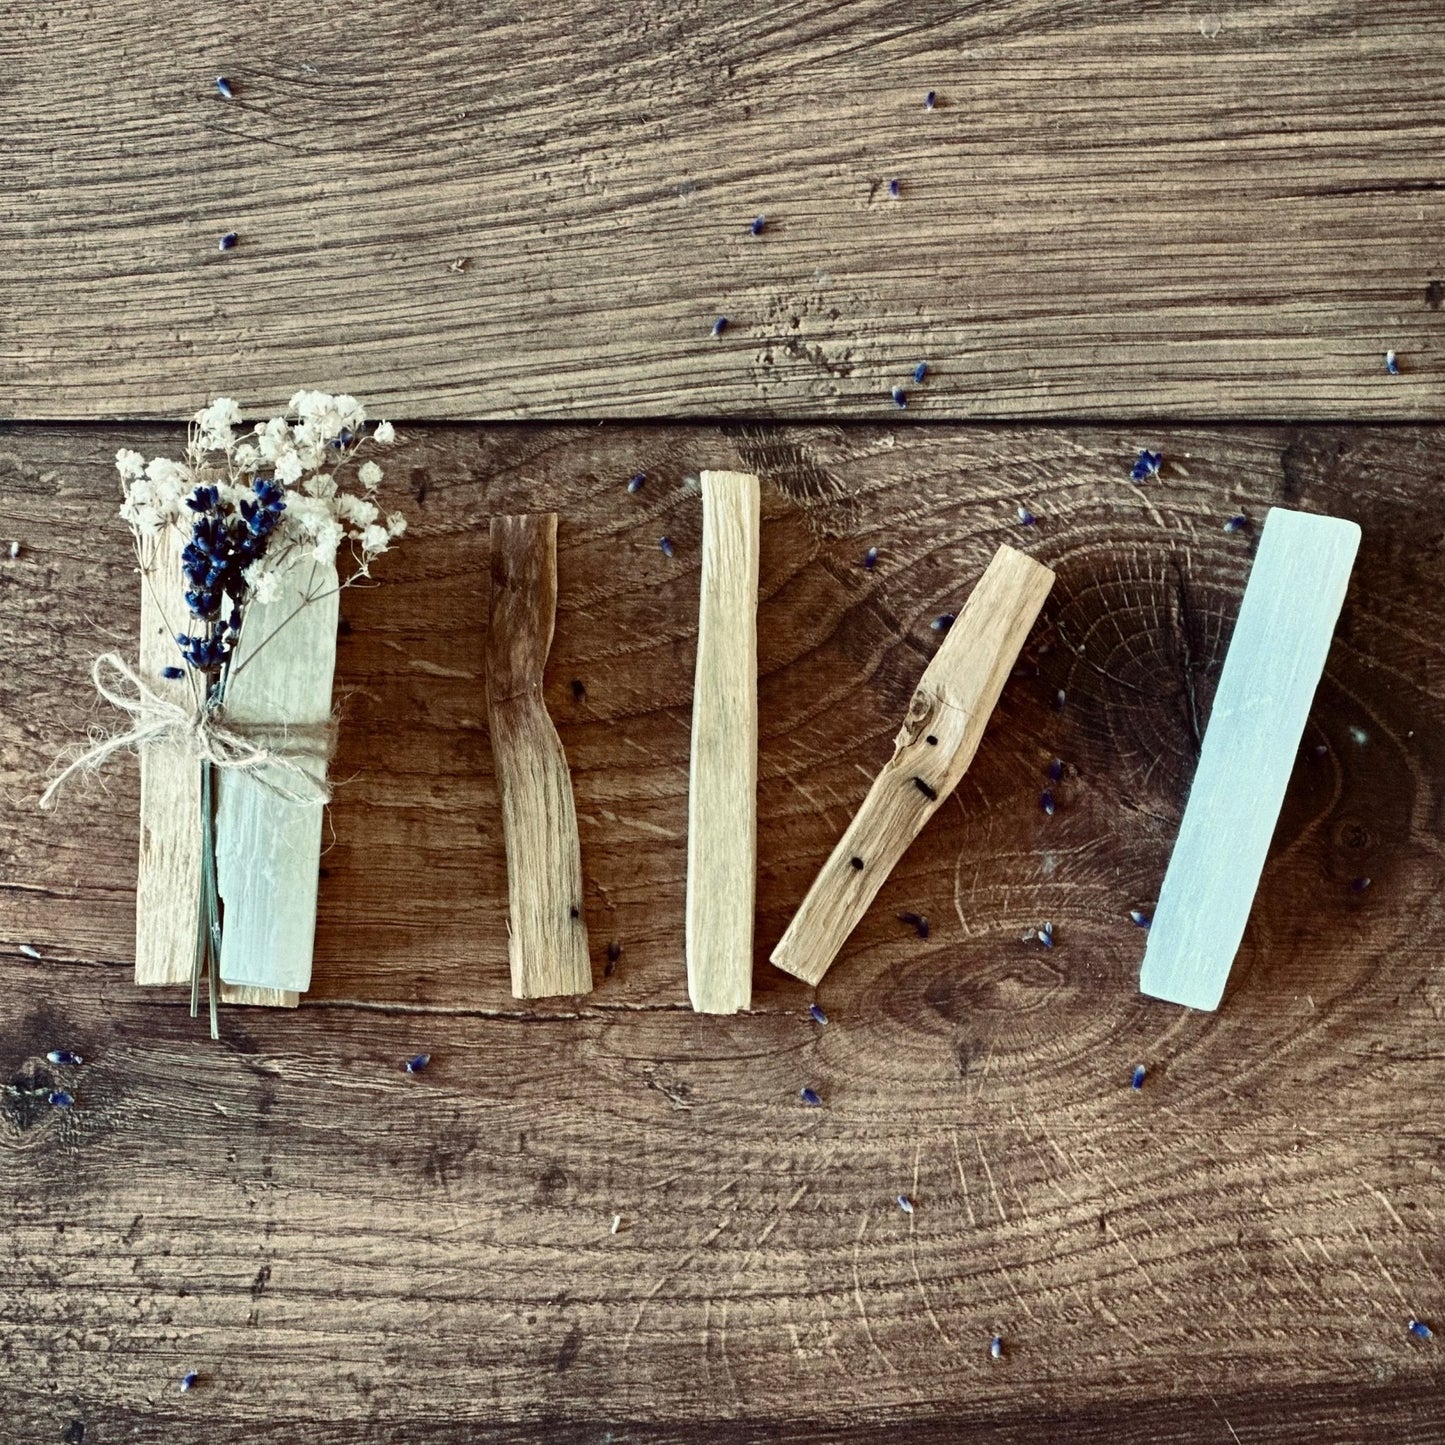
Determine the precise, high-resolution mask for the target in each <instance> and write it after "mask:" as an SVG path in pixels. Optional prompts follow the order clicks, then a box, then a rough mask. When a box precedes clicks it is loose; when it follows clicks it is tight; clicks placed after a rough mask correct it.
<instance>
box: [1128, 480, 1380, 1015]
mask: <svg viewBox="0 0 1445 1445" xmlns="http://www.w3.org/2000/svg"><path fill="white" fill-rule="evenodd" d="M1359 545H1360V529H1359V527H1358V526H1356V524H1355V523H1354V522H1348V521H1345V520H1343V519H1342V518H1339V517H1318V516H1312V515H1310V514H1309V513H1306V512H1290V511H1285V510H1284V509H1282V508H1280V507H1275V508H1273V509H1272V510H1271V511H1270V513H1269V515H1268V516H1267V517H1266V518H1265V523H1264V530H1263V533H1262V534H1261V536H1260V539H1259V550H1258V552H1257V553H1256V554H1255V558H1254V566H1253V568H1252V569H1251V570H1250V574H1249V583H1248V585H1247V586H1246V587H1245V590H1244V600H1243V602H1242V603H1241V604H1240V608H1239V620H1238V622H1236V623H1235V625H1234V635H1233V637H1232V638H1231V639H1230V643H1229V651H1228V653H1227V654H1226V656H1225V659H1224V670H1223V672H1222V673H1221V674H1220V677H1219V687H1218V689H1217V690H1216V691H1215V694H1214V707H1213V709H1212V711H1211V713H1210V717H1209V726H1208V728H1207V729H1206V730H1205V734H1204V744H1203V747H1202V748H1201V749H1200V754H1199V766H1198V768H1197V769H1196V770H1195V773H1194V784H1193V786H1192V787H1191V789H1190V791H1189V802H1188V805H1187V806H1186V807H1185V810H1184V821H1183V823H1182V824H1181V825H1180V828H1179V838H1178V840H1177V841H1176V843H1175V844H1174V852H1173V853H1172V854H1171V855H1170V858H1169V867H1168V869H1167V870H1166V871H1165V874H1164V886H1163V888H1162V889H1161V890H1160V894H1159V905H1158V907H1157V908H1156V909H1155V910H1154V919H1153V922H1152V924H1151V925H1150V928H1149V942H1148V944H1147V946H1146V948H1145V952H1144V966H1143V968H1142V969H1141V971H1140V974H1139V988H1140V990H1141V991H1142V992H1143V993H1146V994H1150V995H1152V996H1153V997H1155V998H1162V999H1167V1000H1168V1001H1169V1002H1170V1003H1178V1004H1184V1005H1185V1006H1186V1007H1188V1008H1197V1009H1215V1008H1218V1007H1219V1001H1220V999H1221V998H1223V996H1224V985H1225V983H1226V981H1227V980H1228V978H1229V970H1230V967H1231V966H1232V965H1233V963H1234V955H1235V953H1236V952H1237V951H1238V949H1239V944H1240V940H1241V939H1242V938H1243V937H1244V928H1245V924H1246V923H1247V922H1248V921H1249V910H1250V907H1251V905H1252V904H1253V902H1254V895H1255V891H1256V890H1257V889H1258V887H1259V877H1260V873H1261V872H1262V870H1263V868H1264V860H1265V854H1266V853H1267V852H1268V850H1269V840H1270V837H1271V835H1272V834H1273V833H1274V827H1275V823H1276V822H1277V820H1278V818H1279V810H1280V805H1281V804H1282V803H1283V802H1284V794H1285V788H1286V786H1287V784H1288V783H1289V775H1290V772H1291V770H1292V769H1293V767H1294V761H1295V754H1296V752H1297V751H1298V749H1299V742H1300V737H1301V735H1302V734H1303V732H1304V726H1305V721H1306V719H1307V718H1308V716H1309V710H1310V703H1311V701H1312V700H1313V698H1314V695H1315V689H1316V687H1317V686H1318V685H1319V680H1320V675H1321V673H1323V671H1324V666H1325V658H1326V656H1327V655H1328V653H1329V650H1330V638H1331V637H1332V636H1333V634H1334V630H1335V623H1336V621H1337V620H1338V618H1339V615H1340V608H1341V606H1342V605H1343V603H1344V600H1345V590H1346V588H1347V587H1348V586H1349V581H1350V569H1351V568H1352V567H1353V566H1354V562H1355V553H1356V551H1357V550H1358V549H1359Z"/></svg>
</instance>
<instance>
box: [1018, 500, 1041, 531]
mask: <svg viewBox="0 0 1445 1445" xmlns="http://www.w3.org/2000/svg"><path fill="white" fill-rule="evenodd" d="M1018 518H1019V526H1020V527H1032V526H1033V525H1034V523H1035V522H1037V521H1038V518H1037V517H1036V516H1034V514H1033V513H1032V512H1031V511H1029V509H1028V508H1027V507H1026V506H1024V504H1023V503H1022V502H1020V503H1019V510H1018Z"/></svg>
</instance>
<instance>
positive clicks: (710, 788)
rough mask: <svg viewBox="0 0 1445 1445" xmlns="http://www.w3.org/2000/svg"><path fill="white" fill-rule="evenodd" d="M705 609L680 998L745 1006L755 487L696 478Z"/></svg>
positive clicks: (754, 781)
mask: <svg viewBox="0 0 1445 1445" xmlns="http://www.w3.org/2000/svg"><path fill="white" fill-rule="evenodd" d="M701 480H702V599H701V603H700V605H699V609H698V625H697V674H696V681H695V685H694V690H693V701H692V767H691V772H690V776H689V781H688V795H687V932H686V948H687V991H688V996H689V997H690V998H691V999H692V1006H693V1008H694V1009H696V1010H697V1011H698V1012H699V1013H714V1014H731V1013H736V1012H737V1011H738V1010H739V1009H745V1008H747V1007H748V1005H749V1004H750V1003H751V1002H752V989H753V895H754V890H755V888H756V882H757V848H758V837H757V835H758V625H757V617H758V535H759V530H760V527H759V516H758V513H759V500H758V479H757V478H756V477H754V476H749V475H748V474H746V473H745V472H704V473H703V474H702V479H701Z"/></svg>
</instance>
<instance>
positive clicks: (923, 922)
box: [898, 910, 928, 938]
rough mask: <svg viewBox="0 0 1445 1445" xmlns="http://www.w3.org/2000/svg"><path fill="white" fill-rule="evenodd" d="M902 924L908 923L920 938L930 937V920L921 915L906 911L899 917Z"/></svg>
mask: <svg viewBox="0 0 1445 1445" xmlns="http://www.w3.org/2000/svg"><path fill="white" fill-rule="evenodd" d="M898 921H899V922H900V923H906V924H907V925H908V926H909V927H910V928H911V929H912V930H913V931H914V932H915V933H916V934H917V935H918V936H919V937H920V938H927V937H928V920H927V919H926V918H925V917H924V916H923V915H922V914H921V913H910V912H908V911H906V910H905V911H904V912H902V913H900V914H899V915H898Z"/></svg>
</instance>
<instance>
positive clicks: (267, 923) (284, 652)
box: [216, 554, 340, 1002]
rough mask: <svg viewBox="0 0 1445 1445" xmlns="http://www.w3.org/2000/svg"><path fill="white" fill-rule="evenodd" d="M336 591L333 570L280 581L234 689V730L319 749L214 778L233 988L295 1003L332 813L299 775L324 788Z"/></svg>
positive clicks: (305, 565) (250, 632)
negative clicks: (305, 740) (309, 741)
mask: <svg viewBox="0 0 1445 1445" xmlns="http://www.w3.org/2000/svg"><path fill="white" fill-rule="evenodd" d="M337 580H338V579H337V575H336V568H335V567H334V566H332V565H331V564H330V563H319V562H316V561H315V560H314V559H312V558H310V557H308V556H305V555H304V554H298V555H297V556H295V557H294V559H293V560H292V561H291V562H290V564H289V565H285V566H283V567H282V568H281V569H280V571H279V573H278V585H277V589H276V594H275V596H274V597H271V598H268V599H267V600H266V601H265V602H260V601H257V600H253V601H251V602H250V603H248V604H247V608H246V622H245V626H244V627H243V628H242V629H241V640H240V642H239V644H238V645H237V649H236V655H235V657H234V658H233V659H232V662H231V675H230V680H229V681H228V682H227V684H226V699H225V707H226V713H225V715H226V718H227V719H228V720H229V721H231V722H233V723H237V724H241V725H246V726H249V727H258V728H262V729H265V730H266V731H267V732H270V731H271V730H272V729H274V732H275V736H276V738H277V740H278V743H284V742H285V740H286V737H287V732H288V729H289V730H291V731H292V734H293V736H295V737H298V738H299V737H301V736H303V733H302V730H305V732H306V733H309V734H311V735H312V736H313V737H314V738H315V746H314V747H308V748H307V749H304V750H298V751H295V752H293V753H288V754H287V756H288V759H289V767H290V769H291V770H288V766H287V765H283V764H281V763H268V764H265V765H263V766H261V767H259V768H254V769H252V768H218V769H217V770H216V790H217V805H216V881H217V886H218V888H219V890H220V894H221V902H222V904H223V905H224V917H223V920H222V931H221V981H222V983H225V984H231V985H237V986H244V987H246V988H250V989H265V990H272V991H276V992H284V993H288V994H291V995H295V994H299V993H305V992H306V990H307V989H308V988H310V987H311V958H312V952H313V948H314V945H315V939H316V892H317V887H318V875H319V872H320V867H321V832H322V823H323V819H324V814H325V811H326V805H325V804H324V802H322V801H321V800H320V799H319V798H316V799H310V798H306V797H304V796H301V795H299V794H298V779H297V778H296V775H295V772H294V769H295V768H301V769H304V770H305V772H306V773H307V774H309V775H310V776H311V777H312V778H314V779H315V780H316V782H317V783H321V784H324V783H325V781H326V764H327V746H326V733H327V731H328V728H329V725H330V722H331V681H332V674H333V672H334V671H335V668H336V624H337V620H338V616H339V611H340V598H339V595H338V588H337ZM224 997H225V995H224V994H222V998H223V999H224ZM246 1001H248V1002H256V1001H258V1000H256V999H255V998H254V997H253V996H252V997H248V998H247V999H246ZM284 1001H285V1002H290V1001H291V1000H284Z"/></svg>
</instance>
